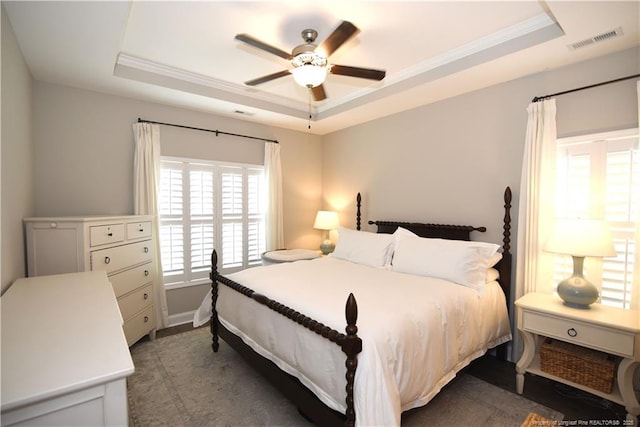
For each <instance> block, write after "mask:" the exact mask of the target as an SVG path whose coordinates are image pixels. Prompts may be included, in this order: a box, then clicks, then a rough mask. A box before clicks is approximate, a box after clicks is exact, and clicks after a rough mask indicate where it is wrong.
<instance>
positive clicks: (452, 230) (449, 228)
mask: <svg viewBox="0 0 640 427" xmlns="http://www.w3.org/2000/svg"><path fill="white" fill-rule="evenodd" d="M369 224H374V225H377V226H378V233H389V234H392V233H394V232H395V231H396V230H397V228H398V227H402V228H405V229H407V230H409V231H411V232H413V233H415V234H417V235H418V236H420V237H431V238H439V239H451V240H471V232H472V231H480V232H485V231H487V228H486V227H473V226H471V225H449V224H423V223H419V222H397V221H369Z"/></svg>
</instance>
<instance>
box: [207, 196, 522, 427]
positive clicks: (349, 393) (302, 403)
mask: <svg viewBox="0 0 640 427" xmlns="http://www.w3.org/2000/svg"><path fill="white" fill-rule="evenodd" d="M356 206H357V214H356V228H357V230H360V229H361V197H360V194H358V196H357V205H356ZM510 210H511V190H510V188H509V187H507V188H506V189H505V191H504V218H503V244H502V259H501V260H500V261H499V263H498V264H497V265H496V266H495V268H496V269H497V270H498V271H499V273H500V278H499V284H500V287H501V288H502V290H503V292H504V294H505V297H506V301H507V305H508V301H509V297H510V288H511V264H512V260H511V258H512V257H511V252H510V246H511V216H510ZM369 224H371V225H376V226H377V228H378V230H377V232H378V233H394V232H395V231H396V229H397V228H398V227H402V228H404V229H407V230H409V231H411V232H413V233H415V234H417V235H418V236H421V237H431V238H443V239H452V240H466V241H470V240H471V238H470V234H471V232H474V231H477V232H485V231H486V228H485V227H474V226H466V225H443V224H426V223H413V222H396V221H369ZM217 262H218V256H217V253H216V251H215V250H214V251H213V252H212V254H211V265H212V270H211V274H210V278H211V287H212V291H211V308H212V315H211V323H210V327H211V333H212V347H213V351H214V352H216V351H218V348H219V337H220V338H222V339H223V340H224V341H225V342H227V343H228V344H229V345H230V346H231V347H232V348H234V349H235V350H236V351H237V352H238V353H239V354H241V355H242V356H243V357H244V358H245V359H246V360H247V361H248V362H249V363H250V364H251V365H252V366H254V367H255V368H256V369H257V370H258V371H260V372H261V373H262V374H263V375H264V376H265V377H266V378H267V379H268V380H269V381H271V382H272V383H273V384H274V385H275V386H276V387H277V388H278V390H279V391H280V392H282V393H283V394H284V395H285V396H287V398H288V399H289V400H291V401H292V403H293V404H295V405H296V406H297V407H298V409H299V411H300V413H301V414H302V415H303V416H305V417H306V418H307V419H309V420H310V421H312V422H313V423H314V424H316V425H331V426H335V425H339V424H347V425H351V426H352V425H354V424H355V417H356V414H355V409H354V395H353V393H354V379H355V372H356V369H357V366H358V354H359V353H360V352H361V351H362V340H361V339H360V338H359V337H358V334H357V333H358V327H357V323H356V322H357V317H358V307H357V303H356V298H355V297H354V295H353V294H350V295H349V297H348V299H347V301H346V304H345V323H346V327H345V332H344V333H342V332H339V331H337V330H335V329H332V328H330V327H328V326H325V325H323V324H322V323H320V322H318V321H316V320H314V319H312V318H310V317H309V316H306V315H305V314H303V313H299V312H297V311H295V310H293V309H291V308H289V307H287V306H285V305H283V304H281V303H279V302H278V301H275V300H273V299H270V298H269V297H267V296H265V295H263V294H259V293H257V292H254V291H253V290H252V289H250V288H248V287H246V286H243V285H242V284H240V283H236V282H234V281H233V280H230V279H228V278H226V277H225V276H223V275H221V274H220V273H219V272H218V269H217ZM220 284H223V285H225V286H227V287H229V288H231V289H233V290H235V291H236V292H238V293H240V294H242V295H245V296H246V297H248V298H251V299H253V300H254V301H256V302H257V303H259V304H262V305H264V306H266V307H268V308H269V309H270V310H273V311H275V312H277V313H279V314H281V315H283V316H285V317H287V318H289V319H291V321H292V322H296V323H298V324H299V325H302V326H303V327H305V328H307V329H309V330H311V331H313V332H315V333H316V334H318V335H321V336H322V337H324V338H325V339H327V340H328V341H330V342H332V343H334V344H335V345H337V346H339V347H340V348H341V349H342V351H343V352H344V353H345V378H346V389H345V402H346V408H347V409H346V412H345V414H342V413H340V412H338V411H336V410H333V409H331V408H329V407H328V406H327V405H325V404H324V403H323V402H321V401H320V400H319V399H318V398H317V397H316V396H315V394H314V393H312V392H311V391H310V390H309V389H308V388H307V387H305V386H304V385H303V384H302V383H301V382H300V381H299V380H298V379H297V378H295V377H294V376H292V375H290V374H288V373H286V372H284V371H282V370H281V369H280V368H279V367H278V366H277V365H276V364H275V363H273V362H272V361H271V360H269V359H267V358H265V357H263V356H261V355H259V354H258V353H256V352H255V351H254V350H253V349H252V348H251V347H250V346H249V345H247V344H245V343H244V341H243V340H242V339H241V338H240V337H238V336H237V335H235V334H234V333H232V332H231V331H229V330H228V329H227V328H225V327H224V326H223V325H222V324H221V323H220V321H219V319H218V313H217V310H216V303H217V299H218V292H219V291H218V287H219V285H220ZM497 355H498V357H499V358H502V359H504V358H505V355H506V343H505V344H502V345H500V346H498V347H497Z"/></svg>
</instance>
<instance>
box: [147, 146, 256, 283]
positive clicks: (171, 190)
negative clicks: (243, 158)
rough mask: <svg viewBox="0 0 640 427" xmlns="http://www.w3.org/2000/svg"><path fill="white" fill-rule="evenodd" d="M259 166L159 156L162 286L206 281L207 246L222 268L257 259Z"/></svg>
mask: <svg viewBox="0 0 640 427" xmlns="http://www.w3.org/2000/svg"><path fill="white" fill-rule="evenodd" d="M263 172H264V170H263V167H261V166H249V165H237V164H229V163H214V162H205V161H197V160H186V159H173V158H163V159H162V162H161V176H160V248H161V254H162V268H163V274H164V280H165V284H167V286H168V287H178V286H184V285H190V284H200V283H203V282H206V281H207V280H208V277H209V271H210V270H211V251H212V250H213V248H216V249H217V253H218V267H219V268H220V271H221V272H222V273H230V272H233V271H236V270H240V269H243V268H247V267H249V266H252V265H257V264H260V262H261V258H260V256H261V254H262V252H264V250H265V229H264V227H265V218H264V211H265V209H264V207H265V201H266V190H265V188H264V177H263V175H264V174H263Z"/></svg>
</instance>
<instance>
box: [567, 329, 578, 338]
mask: <svg viewBox="0 0 640 427" xmlns="http://www.w3.org/2000/svg"><path fill="white" fill-rule="evenodd" d="M567 335H569V336H570V337H571V338H575V337H577V336H578V331H576V330H575V329H573V328H569V329H567Z"/></svg>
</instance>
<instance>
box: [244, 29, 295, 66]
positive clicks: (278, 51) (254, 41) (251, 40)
mask: <svg viewBox="0 0 640 427" xmlns="http://www.w3.org/2000/svg"><path fill="white" fill-rule="evenodd" d="M236 40H240V41H241V42H245V43H247V44H248V45H251V46H253V47H257V48H258V49H262V50H264V51H266V52H269V53H272V54H274V55H276V56H279V57H280V58H284V59H287V60H289V59H291V58H292V56H291V54H290V53H288V52H285V51H284V50H282V49H278V48H277V47H273V46H271V45H269V44H266V43H265V42H262V41H260V40H258V39H256V38H253V37H251V36H250V35H249V34H236Z"/></svg>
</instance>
